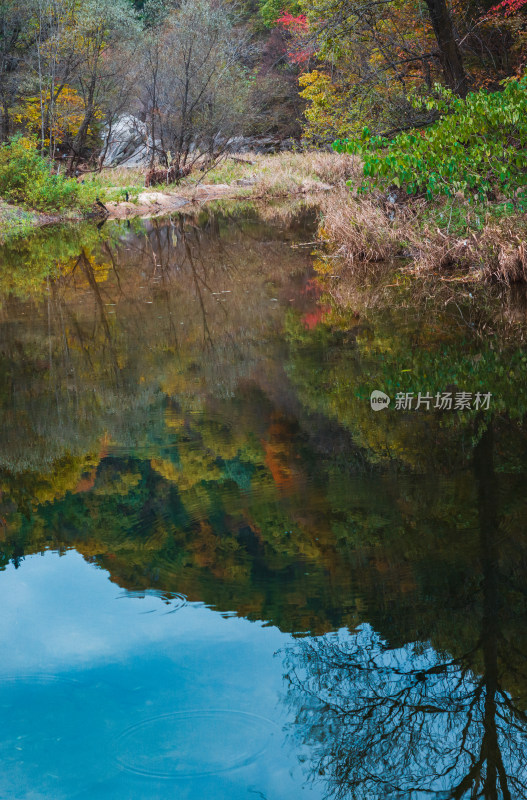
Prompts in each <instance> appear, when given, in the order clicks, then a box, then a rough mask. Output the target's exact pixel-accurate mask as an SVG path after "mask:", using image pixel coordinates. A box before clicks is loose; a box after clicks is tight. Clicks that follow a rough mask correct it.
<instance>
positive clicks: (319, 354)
mask: <svg viewBox="0 0 527 800" xmlns="http://www.w3.org/2000/svg"><path fill="white" fill-rule="evenodd" d="M315 227H316V213H315V212H314V211H313V210H312V209H311V210H310V209H309V208H304V207H302V206H299V207H297V208H296V209H289V210H283V209H282V210H280V209H274V210H273V209H268V210H267V212H266V213H265V214H264V215H262V212H257V211H255V210H254V209H253V210H251V209H247V210H246V211H245V212H243V213H242V212H239V213H237V214H236V215H234V214H231V213H228V212H227V211H225V210H221V209H216V210H209V211H207V212H204V211H202V212H199V213H198V212H197V213H196V214H195V215H194V216H190V215H189V216H181V217H176V218H173V219H171V220H168V221H167V220H150V221H143V222H137V223H134V224H132V225H126V224H124V223H112V224H108V225H105V226H103V227H102V228H101V229H99V230H98V229H97V228H95V227H92V226H86V227H82V226H81V227H77V228H75V229H64V230H52V231H41V232H39V233H38V234H36V235H35V237H33V238H32V239H30V240H26V241H24V242H19V243H17V244H11V245H10V246H8V247H4V248H3V250H1V251H0V374H1V378H2V380H1V382H0V415H1V417H0V418H1V425H0V564H1V567H2V571H0V607H1V609H2V613H1V615H0V641H1V642H2V658H1V659H0V709H1V719H2V725H1V727H0V753H1V757H2V764H3V769H2V771H1V773H0V797H1V798H5V800H8V799H10V798H17V800H18V798H28V799H29V800H44V798H45V799H46V800H48V798H49V800H63V799H66V798H68V800H69V798H79V799H80V798H85V799H86V800H88V799H89V798H93V799H94V800H95V799H97V798H105V799H106V798H108V799H109V798H112V800H125V798H126V800H154V799H155V800H157V799H158V798H159V799H160V800H161V799H162V800H165V798H167V799H168V798H174V797H177V798H178V800H180V799H181V800H242V798H247V800H249V799H250V798H263V800H294V799H296V798H304V797H305V798H312V800H322V799H323V798H338V799H339V800H340V799H342V800H344V798H350V799H351V798H354V799H355V798H360V799H361V800H362V799H363V798H364V799H366V798H371V800H377V798H379V799H380V798H392V799H393V800H395V799H396V798H397V800H400V799H402V798H412V800H421V798H423V799H424V798H435V799H436V800H447V798H448V799H451V800H462V799H464V798H466V799H467V800H469V798H470V799H472V798H489V799H490V798H496V799H497V798H504V800H506V798H527V534H526V531H525V523H526V519H527V515H526V510H527V494H526V489H527V435H526V430H525V425H524V421H523V420H524V417H525V413H526V411H527V387H526V384H525V378H524V376H525V367H526V366H527V351H526V350H525V348H524V346H523V340H522V336H523V333H522V331H523V327H522V326H523V322H524V317H525V299H524V298H523V296H522V295H521V292H516V295H515V294H514V293H513V292H508V293H507V294H506V295H503V296H502V297H501V298H500V306H499V307H500V314H499V315H498V316H499V320H498V318H497V316H496V313H495V308H494V306H493V305H492V302H491V300H489V301H488V304H487V305H485V304H483V303H482V302H481V300H480V299H478V302H476V300H475V298H474V296H473V295H474V290H473V289H466V290H463V291H461V292H458V293H457V294H456V295H453V294H451V293H450V294H449V295H448V296H447V297H446V299H445V298H444V297H443V296H442V295H438V296H434V297H431V296H430V293H428V292H427V291H421V292H419V291H417V290H416V288H415V284H414V283H409V282H408V281H407V280H406V278H405V277H404V274H403V273H401V274H398V275H397V276H396V277H395V278H394V277H393V275H392V277H389V278H386V280H385V284H386V286H387V287H392V288H386V289H385V290H383V293H381V294H382V300H381V301H379V297H381V294H379V292H377V302H374V301H373V299H372V298H373V294H374V293H372V292H370V293H369V294H368V295H367V296H366V293H365V292H364V291H357V292H356V294H355V295H352V294H350V292H351V290H348V295H347V296H348V302H347V305H346V307H345V308H344V307H343V306H342V305H339V304H338V303H337V304H336V303H335V298H338V296H339V295H338V293H337V292H336V291H334V287H335V286H337V284H338V285H340V284H339V280H340V279H337V278H336V277H335V276H334V275H332V267H331V261H329V262H328V263H327V264H326V265H325V266H324V264H323V262H320V261H318V262H317V258H316V257H315V256H314V255H313V254H312V249H313V247H312V244H311V243H312V242H313V238H314V231H315ZM314 266H317V268H318V273H317V272H315V270H314ZM362 289H364V287H362ZM449 292H450V290H449ZM342 296H343V290H341V295H340V297H341V299H342ZM374 390H378V391H382V392H384V393H386V394H387V395H388V396H389V397H390V399H391V400H390V404H389V406H388V408H385V409H382V410H377V411H375V410H373V409H372V406H371V403H370V394H371V392H372V391H374ZM419 393H420V397H419ZM449 397H450V400H449ZM456 406H458V407H457V408H456Z"/></svg>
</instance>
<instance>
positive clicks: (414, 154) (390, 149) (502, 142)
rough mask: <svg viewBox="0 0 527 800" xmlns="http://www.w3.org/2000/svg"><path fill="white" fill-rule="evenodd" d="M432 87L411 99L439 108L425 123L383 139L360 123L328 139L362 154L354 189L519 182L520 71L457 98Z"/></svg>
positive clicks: (526, 154)
mask: <svg viewBox="0 0 527 800" xmlns="http://www.w3.org/2000/svg"><path fill="white" fill-rule="evenodd" d="M436 90H437V97H436V98H435V99H429V100H427V101H423V100H415V101H414V103H415V104H416V105H417V104H419V105H423V104H424V105H425V106H426V108H428V109H429V110H435V111H437V112H439V114H440V115H441V117H440V119H439V120H438V121H437V122H435V123H434V124H433V125H431V126H430V127H428V128H427V129H426V130H423V131H416V130H415V129H414V130H413V131H411V132H409V133H401V134H399V135H398V136H396V137H395V138H394V139H386V138H383V137H381V136H371V135H370V132H369V130H368V129H367V128H364V130H363V132H362V136H361V137H360V138H359V139H354V140H351V139H343V140H340V141H337V142H335V143H334V145H333V147H334V149H335V150H337V152H341V153H343V152H344V153H353V154H358V155H360V156H361V158H362V159H363V162H364V175H365V176H366V178H367V181H366V182H365V183H364V184H363V186H362V187H360V188H361V189H363V190H367V189H368V188H371V187H372V186H375V185H380V184H384V185H386V184H390V185H395V186H397V187H400V188H401V187H403V188H405V189H406V191H407V192H408V194H419V193H422V192H426V194H427V196H428V197H429V198H431V197H434V196H437V195H447V196H452V195H453V194H455V193H456V192H462V193H463V194H464V195H466V196H470V195H474V194H477V195H479V197H480V198H481V199H484V198H486V197H488V195H489V193H490V192H492V191H495V192H496V191H499V192H501V193H507V192H510V191H511V190H514V189H516V188H518V187H521V186H527V77H524V78H522V80H520V81H508V82H507V83H506V84H505V88H504V89H503V91H500V92H487V91H484V90H483V91H480V92H473V93H471V94H469V95H468V96H467V98H466V99H465V100H463V99H462V98H460V97H457V96H456V95H454V94H453V93H452V92H450V91H449V90H447V89H444V88H442V87H436Z"/></svg>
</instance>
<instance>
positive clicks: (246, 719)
mask: <svg viewBox="0 0 527 800" xmlns="http://www.w3.org/2000/svg"><path fill="white" fill-rule="evenodd" d="M277 730H278V727H277V726H276V725H275V723H274V722H272V721H271V720H269V719H266V718H265V717H261V716H259V715H257V714H252V713H249V712H247V711H228V710H220V709H210V710H204V711H201V710H195V711H176V712H174V713H172V714H163V715H162V716H159V717H154V718H153V719H149V720H146V721H145V722H141V723H139V724H138V725H133V726H132V727H131V728H128V729H127V730H125V731H124V732H123V733H122V734H121V735H120V736H119V737H118V739H117V762H118V763H119V764H120V766H121V767H124V769H127V770H129V771H130V772H135V773H136V774H138V775H144V776H147V777H151V778H189V777H194V778H195V777H199V776H203V775H214V774H216V773H218V772H227V771H229V770H233V769H237V768H238V767H243V766H247V765H248V764H251V763H252V762H253V761H255V760H256V759H257V758H258V757H259V756H261V755H262V753H263V752H264V751H265V750H266V749H267V747H268V745H269V743H270V741H271V738H272V737H273V735H275V734H276V731H277Z"/></svg>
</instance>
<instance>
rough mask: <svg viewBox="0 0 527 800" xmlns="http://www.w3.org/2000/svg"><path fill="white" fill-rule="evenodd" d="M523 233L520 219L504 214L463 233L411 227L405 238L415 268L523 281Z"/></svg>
mask: <svg viewBox="0 0 527 800" xmlns="http://www.w3.org/2000/svg"><path fill="white" fill-rule="evenodd" d="M522 223H523V224H522ZM522 228H523V231H522ZM526 234H527V230H526V229H525V221H524V220H521V219H519V218H508V219H507V221H506V222H505V221H503V222H500V223H499V224H498V223H496V222H494V223H490V222H488V223H487V224H485V225H484V227H483V230H482V231H480V232H478V233H471V234H469V235H466V236H463V237H460V236H453V235H448V234H446V233H444V232H442V231H440V230H435V231H432V232H426V233H425V235H423V233H422V231H420V230H417V229H411V231H410V234H409V237H408V238H409V241H410V248H411V252H412V255H413V264H414V267H415V269H416V270H418V271H419V272H433V273H437V274H442V273H445V272H451V271H453V270H455V271H458V272H459V271H463V272H464V273H466V274H467V275H472V276H473V277H475V278H477V279H484V280H487V281H500V282H503V283H507V284H511V283H526V282H527V243H526Z"/></svg>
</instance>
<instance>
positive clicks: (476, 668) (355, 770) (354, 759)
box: [286, 426, 527, 800]
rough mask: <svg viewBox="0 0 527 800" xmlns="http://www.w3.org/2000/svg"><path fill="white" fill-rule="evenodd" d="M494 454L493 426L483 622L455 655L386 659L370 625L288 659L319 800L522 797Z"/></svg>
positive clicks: (393, 654)
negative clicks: (322, 796) (323, 791)
mask: <svg viewBox="0 0 527 800" xmlns="http://www.w3.org/2000/svg"><path fill="white" fill-rule="evenodd" d="M492 451H493V441H492V426H490V427H489V428H488V429H487V430H486V431H485V432H484V433H483V435H482V436H481V438H480V441H479V444H478V445H477V447H476V448H475V453H474V475H475V478H476V480H477V484H478V495H479V498H478V499H479V560H480V587H479V589H480V593H481V605H479V606H478V608H480V609H481V613H480V614H479V618H478V619H474V620H470V628H469V629H470V631H471V635H472V644H469V645H468V646H466V647H465V648H463V649H464V652H462V653H461V655H454V656H453V655H451V654H449V653H446V652H441V651H440V650H439V649H436V648H435V647H433V646H432V644H431V643H430V642H420V643H412V644H408V645H405V646H402V647H397V648H393V647H390V645H389V644H388V643H387V641H386V640H385V639H383V638H382V637H381V636H380V635H378V634H377V633H376V632H375V631H374V630H373V629H372V628H371V626H370V625H367V624H365V625H361V626H359V627H358V628H357V630H356V631H355V632H353V633H350V634H343V633H340V634H328V635H325V636H321V637H315V638H310V639H303V640H300V641H299V642H298V643H296V644H295V645H294V646H293V647H292V648H291V649H290V650H289V652H288V653H287V656H286V668H287V676H286V678H287V681H288V696H287V697H288V701H289V704H290V705H291V706H292V707H293V708H294V709H295V712H296V714H295V715H296V722H295V725H294V736H295V738H296V739H299V740H300V741H301V742H302V743H303V744H304V745H305V746H307V748H308V750H309V753H308V754H306V761H307V763H308V764H310V767H309V769H310V775H311V778H312V779H313V780H315V781H319V780H322V781H324V782H325V783H326V788H327V797H332V798H338V800H341V798H342V799H343V798H356V799H357V800H358V799H359V798H370V799H371V800H374V799H375V800H376V799H377V798H425V797H433V798H437V799H438V800H439V799H440V800H447V799H448V800H461V799H462V798H470V799H471V800H476V798H485V800H487V799H488V800H493V799H494V798H495V799H496V800H498V798H503V799H504V800H521V798H526V797H527V714H526V713H525V710H524V709H525V707H526V694H525V690H524V687H525V686H526V679H527V658H526V654H525V653H523V652H521V649H520V648H518V647H517V644H516V642H515V641H514V640H513V637H510V636H506V635H505V634H504V633H503V632H502V631H504V630H505V629H508V630H510V626H506V625H503V626H502V625H501V624H500V622H501V620H502V617H503V614H504V613H505V614H506V613H507V610H506V609H503V604H502V603H501V604H500V593H499V586H500V574H499V563H500V561H499V558H500V554H499V544H500V535H499V533H498V527H499V526H498V517H497V510H496V509H497V504H496V496H495V486H496V481H495V476H494V472H493V459H492V455H493V452H492ZM432 602H433V598H432ZM436 602H438V601H437V598H436ZM439 602H440V601H439ZM475 607H476V604H474V605H473V608H475ZM466 611H467V613H470V608H467V609H466ZM437 613H438V615H441V614H442V613H445V612H444V610H442V609H441V606H440V605H438V611H437ZM472 613H474V612H472ZM474 616H475V615H474ZM467 638H468V637H467ZM507 684H509V685H508V686H507ZM511 686H512V687H513V690H512V691H511V689H510V687H511Z"/></svg>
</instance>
